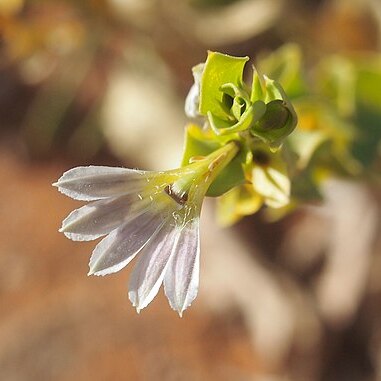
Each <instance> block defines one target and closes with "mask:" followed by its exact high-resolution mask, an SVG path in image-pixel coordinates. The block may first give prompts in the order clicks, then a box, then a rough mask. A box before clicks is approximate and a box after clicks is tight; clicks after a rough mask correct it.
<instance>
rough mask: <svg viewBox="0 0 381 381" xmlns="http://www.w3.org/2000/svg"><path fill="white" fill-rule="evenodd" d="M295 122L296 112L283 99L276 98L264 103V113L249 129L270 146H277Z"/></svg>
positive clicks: (292, 128) (293, 126) (290, 130)
mask: <svg viewBox="0 0 381 381" xmlns="http://www.w3.org/2000/svg"><path fill="white" fill-rule="evenodd" d="M291 107H292V106H291ZM296 123H297V118H296V114H295V112H294V111H293V109H291V108H290V105H289V104H288V103H287V102H286V101H284V100H281V99H276V100H273V101H270V102H269V103H267V104H266V111H265V113H264V115H263V116H262V118H261V119H260V120H259V121H258V122H257V123H255V124H254V125H253V126H252V128H251V130H250V131H251V133H252V135H254V136H256V137H258V138H260V139H261V140H262V141H264V142H265V143H267V144H270V146H271V147H272V148H277V147H278V146H280V144H281V143H282V141H283V139H284V138H286V137H287V136H288V135H289V134H290V133H291V132H292V131H293V130H294V128H295V126H296Z"/></svg>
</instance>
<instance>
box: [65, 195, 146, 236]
mask: <svg viewBox="0 0 381 381" xmlns="http://www.w3.org/2000/svg"><path fill="white" fill-rule="evenodd" d="M139 203H140V204H141V207H144V206H146V203H143V202H142V201H141V200H139V199H137V196H136V195H127V196H122V197H116V198H109V199H105V200H99V201H94V202H92V203H90V204H88V205H85V206H83V207H82V208H79V209H76V210H74V211H72V212H71V213H70V214H69V215H68V216H67V217H66V218H65V219H64V220H63V222H62V227H61V229H60V230H59V231H60V232H63V233H64V234H65V236H66V237H67V238H70V239H72V240H73V241H91V240H93V239H97V238H99V237H101V236H102V235H105V234H108V233H110V232H111V231H112V230H114V229H116V228H117V227H118V226H120V225H122V223H123V222H125V221H126V220H127V219H132V218H134V217H135V216H136V215H137V214H138V213H139V211H140V209H141V208H136V206H137V204H139Z"/></svg>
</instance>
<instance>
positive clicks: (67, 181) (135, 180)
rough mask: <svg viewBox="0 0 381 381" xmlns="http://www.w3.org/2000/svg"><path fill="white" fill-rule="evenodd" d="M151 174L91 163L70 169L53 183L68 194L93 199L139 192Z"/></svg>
mask: <svg viewBox="0 0 381 381" xmlns="http://www.w3.org/2000/svg"><path fill="white" fill-rule="evenodd" d="M150 176H152V174H151V173H150V172H145V171H138V170H134V169H128V168H119V167H104V166H92V165H91V166H89V167H76V168H73V169H70V170H69V171H67V172H65V173H64V174H63V175H62V176H61V177H60V178H59V179H58V181H57V182H56V183H54V184H53V185H54V186H56V187H58V190H59V191H60V192H61V193H63V194H65V195H66V196H69V197H71V198H74V199H76V200H83V201H91V200H99V199H102V198H107V197H115V196H120V195H123V194H131V193H139V192H141V191H142V189H143V188H144V186H145V185H146V183H147V178H149V177H150Z"/></svg>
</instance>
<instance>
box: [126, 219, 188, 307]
mask: <svg viewBox="0 0 381 381" xmlns="http://www.w3.org/2000/svg"><path fill="white" fill-rule="evenodd" d="M180 233H181V232H180V231H179V229H176V228H175V227H174V226H172V225H170V224H169V223H167V224H166V225H165V227H163V229H162V230H161V231H160V232H159V233H158V234H157V235H156V237H155V238H154V239H152V240H151V241H150V243H149V244H148V245H147V246H146V247H145V248H144V250H143V252H142V253H141V254H140V256H139V259H138V261H137V263H136V265H135V268H134V270H133V272H132V274H131V278H130V283H129V292H128V297H129V298H130V300H131V302H132V304H133V306H134V307H136V309H137V311H138V312H139V311H140V310H141V309H143V308H144V307H146V306H147V305H148V304H149V303H150V302H151V301H152V299H153V298H154V297H155V296H156V294H157V293H158V291H159V288H160V286H161V284H162V282H163V278H164V274H165V272H166V268H167V265H168V262H169V260H170V257H171V255H173V254H174V249H175V248H176V244H177V241H178V239H179V237H180Z"/></svg>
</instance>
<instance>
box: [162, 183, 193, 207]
mask: <svg viewBox="0 0 381 381" xmlns="http://www.w3.org/2000/svg"><path fill="white" fill-rule="evenodd" d="M164 192H165V193H166V194H167V195H168V196H169V197H171V198H172V199H173V200H175V201H176V202H177V203H178V204H179V205H184V204H185V203H186V202H187V201H188V193H187V192H185V191H184V192H183V193H182V194H180V195H179V194H177V193H176V192H175V191H174V190H173V187H172V185H167V186H166V187H165V188H164Z"/></svg>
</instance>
